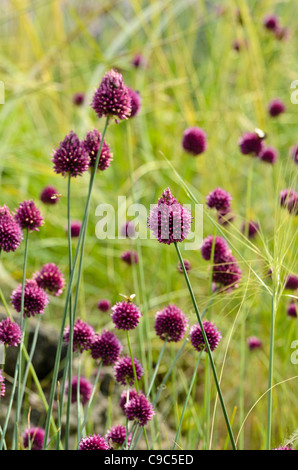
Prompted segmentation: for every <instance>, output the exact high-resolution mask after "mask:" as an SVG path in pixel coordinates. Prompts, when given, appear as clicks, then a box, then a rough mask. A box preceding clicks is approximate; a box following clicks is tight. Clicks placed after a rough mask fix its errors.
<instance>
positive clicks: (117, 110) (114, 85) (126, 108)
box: [91, 70, 131, 122]
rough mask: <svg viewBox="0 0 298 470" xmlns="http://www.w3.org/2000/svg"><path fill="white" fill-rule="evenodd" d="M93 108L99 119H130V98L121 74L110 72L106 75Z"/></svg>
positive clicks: (96, 95) (95, 95)
mask: <svg viewBox="0 0 298 470" xmlns="http://www.w3.org/2000/svg"><path fill="white" fill-rule="evenodd" d="M91 107H92V108H93V109H94V111H95V112H96V114H97V116H98V117H99V118H101V117H103V116H106V117H108V116H110V117H111V116H115V117H116V118H118V119H120V120H122V119H128V118H129V117H130V113H131V101H130V96H129V92H128V89H127V87H126V85H125V83H124V81H123V77H122V75H121V74H120V73H119V72H116V70H110V71H109V72H108V73H106V74H105V75H104V77H103V79H102V81H101V83H100V85H99V87H98V89H97V90H96V91H95V94H94V96H93V100H92V103H91ZM116 122H117V121H116Z"/></svg>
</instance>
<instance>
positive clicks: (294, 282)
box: [285, 274, 298, 290]
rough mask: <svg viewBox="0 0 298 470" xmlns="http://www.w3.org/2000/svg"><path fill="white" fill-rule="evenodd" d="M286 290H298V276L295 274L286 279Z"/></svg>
mask: <svg viewBox="0 0 298 470" xmlns="http://www.w3.org/2000/svg"><path fill="white" fill-rule="evenodd" d="M285 289H289V290H296V289H298V276H296V275H295V274H289V275H288V276H287V278H286V283H285Z"/></svg>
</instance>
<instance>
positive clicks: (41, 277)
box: [34, 263, 65, 296]
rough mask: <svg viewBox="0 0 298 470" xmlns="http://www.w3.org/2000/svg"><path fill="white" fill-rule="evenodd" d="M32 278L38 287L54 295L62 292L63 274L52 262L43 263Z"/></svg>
mask: <svg viewBox="0 0 298 470" xmlns="http://www.w3.org/2000/svg"><path fill="white" fill-rule="evenodd" d="M34 279H35V281H36V283H37V285H38V286H39V287H41V288H42V289H44V290H45V291H47V292H49V293H50V294H52V295H54V296H59V295H61V294H62V292H63V288H64V284H65V280H64V276H63V274H62V273H61V271H60V269H59V268H58V266H56V264H54V263H48V264H45V265H44V266H43V267H42V268H41V270H40V272H39V273H36V275H35V276H34Z"/></svg>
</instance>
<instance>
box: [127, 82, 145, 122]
mask: <svg viewBox="0 0 298 470" xmlns="http://www.w3.org/2000/svg"><path fill="white" fill-rule="evenodd" d="M127 89H128V93H129V96H130V106H131V113H130V117H131V118H132V117H135V116H137V115H138V114H139V112H140V109H141V103H142V100H141V96H140V93H139V92H138V91H136V90H132V89H131V88H129V87H127Z"/></svg>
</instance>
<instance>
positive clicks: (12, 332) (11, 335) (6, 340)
mask: <svg viewBox="0 0 298 470" xmlns="http://www.w3.org/2000/svg"><path fill="white" fill-rule="evenodd" d="M21 340H22V330H21V328H20V327H19V325H18V324H17V323H16V322H14V321H12V320H11V319H10V318H6V319H5V320H2V321H1V322H0V343H3V344H4V345H5V346H8V347H11V346H15V347H16V346H17V345H18V344H20V342H21Z"/></svg>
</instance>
